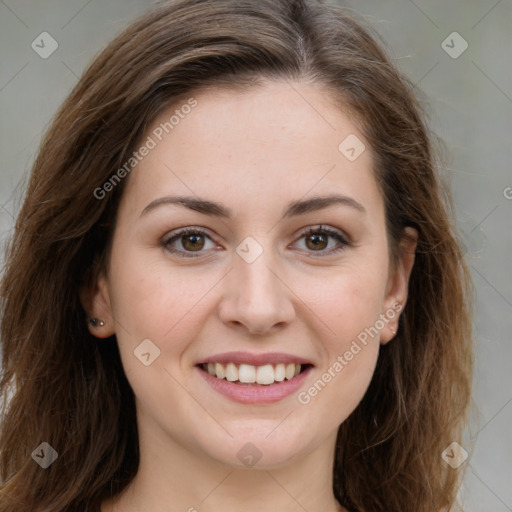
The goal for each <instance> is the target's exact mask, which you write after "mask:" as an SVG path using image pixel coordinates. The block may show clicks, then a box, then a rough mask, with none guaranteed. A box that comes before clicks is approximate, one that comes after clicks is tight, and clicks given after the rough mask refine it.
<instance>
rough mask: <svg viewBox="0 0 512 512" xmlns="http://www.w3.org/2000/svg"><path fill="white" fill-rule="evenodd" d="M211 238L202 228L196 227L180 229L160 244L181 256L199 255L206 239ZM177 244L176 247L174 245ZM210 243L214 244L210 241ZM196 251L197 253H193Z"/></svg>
mask: <svg viewBox="0 0 512 512" xmlns="http://www.w3.org/2000/svg"><path fill="white" fill-rule="evenodd" d="M207 239H208V240H210V241H211V238H210V236H209V235H207V234H206V233H205V232H204V231H203V230H201V229H197V228H186V229H182V230H180V231H178V232H175V233H174V234H171V236H169V237H167V238H166V239H165V240H164V241H163V242H162V245H163V246H164V247H165V248H166V249H167V250H168V251H169V252H172V253H173V254H179V255H181V256H183V257H186V258H188V257H192V258H194V257H197V256H200V255H201V253H202V252H205V251H203V250H202V249H204V248H205V245H206V241H207ZM176 245H177V247H176ZM212 245H214V244H213V243H212ZM194 253H197V254H194Z"/></svg>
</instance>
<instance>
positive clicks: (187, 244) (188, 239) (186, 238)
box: [183, 235, 202, 250]
mask: <svg viewBox="0 0 512 512" xmlns="http://www.w3.org/2000/svg"><path fill="white" fill-rule="evenodd" d="M199 238H201V235H187V236H186V237H185V243H184V244H183V246H184V247H185V248H186V249H192V250H193V249H201V248H202V245H201V246H200V247H197V246H195V244H196V243H197V239H199ZM190 240H193V241H192V244H191V247H190V244H189V241H190ZM194 246H195V247H194Z"/></svg>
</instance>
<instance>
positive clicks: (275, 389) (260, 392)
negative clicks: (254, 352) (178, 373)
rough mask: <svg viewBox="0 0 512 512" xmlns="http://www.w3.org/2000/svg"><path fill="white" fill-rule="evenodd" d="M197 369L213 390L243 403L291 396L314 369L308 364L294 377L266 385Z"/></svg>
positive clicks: (197, 367)
mask: <svg viewBox="0 0 512 512" xmlns="http://www.w3.org/2000/svg"><path fill="white" fill-rule="evenodd" d="M273 355H275V354H273ZM265 357H266V359H265V361H268V360H269V359H268V356H265ZM210 359H211V360H210V362H213V359H212V358H210ZM215 361H217V362H219V363H220V362H225V361H219V360H218V359H215ZM229 361H230V362H233V363H235V362H236V361H235V360H233V359H230V360H229ZM245 361H247V359H245V360H244V361H241V362H240V364H243V363H244V362H245ZM294 361H296V362H299V361H298V360H297V359H294ZM204 362H208V361H204ZM283 362H284V361H283ZM290 362H292V361H290ZM247 364H254V363H247ZM305 364H311V363H305ZM195 369H196V370H197V371H198V372H199V374H200V375H201V377H202V378H203V379H204V380H205V381H206V382H207V383H208V384H209V385H210V387H211V388H213V390H215V391H217V392H218V393H220V394H221V395H224V396H226V397H227V398H230V399H231V400H233V401H235V402H239V403H242V404H253V405H257V404H270V403H275V402H279V401H280V400H282V399H284V398H286V397H287V396H290V395H292V394H293V393H295V392H296V391H297V390H298V389H299V388H300V387H301V386H302V384H303V382H304V380H305V379H306V378H307V377H308V375H309V373H310V372H311V370H312V369H313V366H308V367H307V368H306V369H305V370H304V371H302V372H301V373H299V375H297V376H296V377H293V379H290V380H284V381H282V382H274V384H269V385H265V386H262V385H259V384H243V385H241V384H235V383H233V382H230V381H228V380H225V379H218V378H217V377H214V376H213V375H210V374H209V373H208V372H205V371H204V370H202V369H201V367H200V366H196V367H195Z"/></svg>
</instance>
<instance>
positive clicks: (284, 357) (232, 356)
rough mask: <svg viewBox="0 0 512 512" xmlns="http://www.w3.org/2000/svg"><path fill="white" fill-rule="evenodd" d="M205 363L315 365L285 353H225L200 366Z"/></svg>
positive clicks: (206, 360)
mask: <svg viewBox="0 0 512 512" xmlns="http://www.w3.org/2000/svg"><path fill="white" fill-rule="evenodd" d="M205 363H235V364H250V365H252V366H263V365H265V364H280V363H282V364H289V363H296V364H310V365H312V364H313V363H312V362H311V361H308V360H307V359H304V358H303V357H299V356H294V355H293V354H285V353H283V352H264V353H262V354H253V353H251V352H241V351H240V352H224V353H222V354H215V355H213V356H210V357H207V358H205V359H203V360H201V361H200V362H199V363H198V364H205Z"/></svg>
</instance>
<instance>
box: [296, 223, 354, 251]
mask: <svg viewBox="0 0 512 512" xmlns="http://www.w3.org/2000/svg"><path fill="white" fill-rule="evenodd" d="M302 238H304V239H305V246H306V251H307V252H309V253H318V254H315V256H329V255H331V254H334V253H337V252H338V251H341V250H343V249H346V248H347V247H349V246H350V245H351V244H350V242H349V241H348V239H347V237H345V236H344V235H343V234H342V233H341V232H340V231H337V230H333V229H330V228H324V227H323V226H319V227H315V228H309V229H308V230H307V231H306V232H305V233H303V234H302V236H301V239H302ZM331 238H333V239H335V240H337V241H338V246H337V247H336V244H335V246H334V248H331V249H330V250H326V249H327V248H328V246H329V239H331Z"/></svg>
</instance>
